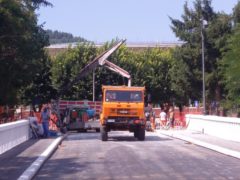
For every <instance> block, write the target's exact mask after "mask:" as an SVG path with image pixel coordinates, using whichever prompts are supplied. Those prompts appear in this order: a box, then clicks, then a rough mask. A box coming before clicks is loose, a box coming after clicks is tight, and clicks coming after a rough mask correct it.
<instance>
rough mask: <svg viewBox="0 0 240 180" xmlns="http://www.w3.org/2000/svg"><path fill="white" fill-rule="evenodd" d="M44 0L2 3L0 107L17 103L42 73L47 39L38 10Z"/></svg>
mask: <svg viewBox="0 0 240 180" xmlns="http://www.w3.org/2000/svg"><path fill="white" fill-rule="evenodd" d="M40 5H51V4H50V3H48V2H47V1H45V0H20V1H16V0H1V1H0V87H1V88H0V104H1V105H6V104H16V103H18V102H19V98H18V97H19V93H20V90H21V89H22V88H23V87H26V86H28V85H29V84H30V83H31V82H32V80H33V77H34V76H35V74H36V73H38V72H39V65H40V63H41V62H40V61H39V60H40V59H41V58H43V57H44V56H45V55H44V53H45V52H44V49H43V48H44V47H45V46H46V45H48V39H47V36H46V35H45V32H44V31H43V29H42V27H41V26H39V25H37V15H36V14H35V10H36V9H37V8H39V6H40Z"/></svg>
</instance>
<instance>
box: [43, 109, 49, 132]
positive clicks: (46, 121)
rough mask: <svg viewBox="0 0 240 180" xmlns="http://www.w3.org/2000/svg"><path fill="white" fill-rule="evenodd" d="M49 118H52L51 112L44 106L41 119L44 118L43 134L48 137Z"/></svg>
mask: <svg viewBox="0 0 240 180" xmlns="http://www.w3.org/2000/svg"><path fill="white" fill-rule="evenodd" d="M49 119H50V112H49V110H48V108H47V107H44V109H43V111H42V113H41V120H42V126H43V131H44V133H43V136H44V137H48V133H49Z"/></svg>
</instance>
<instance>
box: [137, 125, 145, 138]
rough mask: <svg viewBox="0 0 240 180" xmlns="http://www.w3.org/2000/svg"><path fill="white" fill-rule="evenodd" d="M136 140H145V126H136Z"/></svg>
mask: <svg viewBox="0 0 240 180" xmlns="http://www.w3.org/2000/svg"><path fill="white" fill-rule="evenodd" d="M138 140H139V141H144V140H145V128H141V127H139V128H138Z"/></svg>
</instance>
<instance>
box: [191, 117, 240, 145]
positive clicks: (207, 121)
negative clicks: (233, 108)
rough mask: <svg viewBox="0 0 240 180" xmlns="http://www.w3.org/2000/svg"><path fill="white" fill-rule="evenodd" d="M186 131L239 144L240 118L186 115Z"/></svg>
mask: <svg viewBox="0 0 240 180" xmlns="http://www.w3.org/2000/svg"><path fill="white" fill-rule="evenodd" d="M186 124H187V129H189V130H194V131H199V132H202V133H205V134H208V135H212V136H216V137H220V138H223V139H227V140H232V141H237V142H240V118H234V117H220V116H204V115H193V114H187V115H186Z"/></svg>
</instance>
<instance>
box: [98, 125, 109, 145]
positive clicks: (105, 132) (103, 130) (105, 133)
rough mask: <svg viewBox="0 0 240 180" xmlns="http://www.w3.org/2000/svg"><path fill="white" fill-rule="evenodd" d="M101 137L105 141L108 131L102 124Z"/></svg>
mask: <svg viewBox="0 0 240 180" xmlns="http://www.w3.org/2000/svg"><path fill="white" fill-rule="evenodd" d="M100 131H101V138H102V141H107V140H108V133H107V131H106V127H105V126H102V127H101V129H100Z"/></svg>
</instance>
